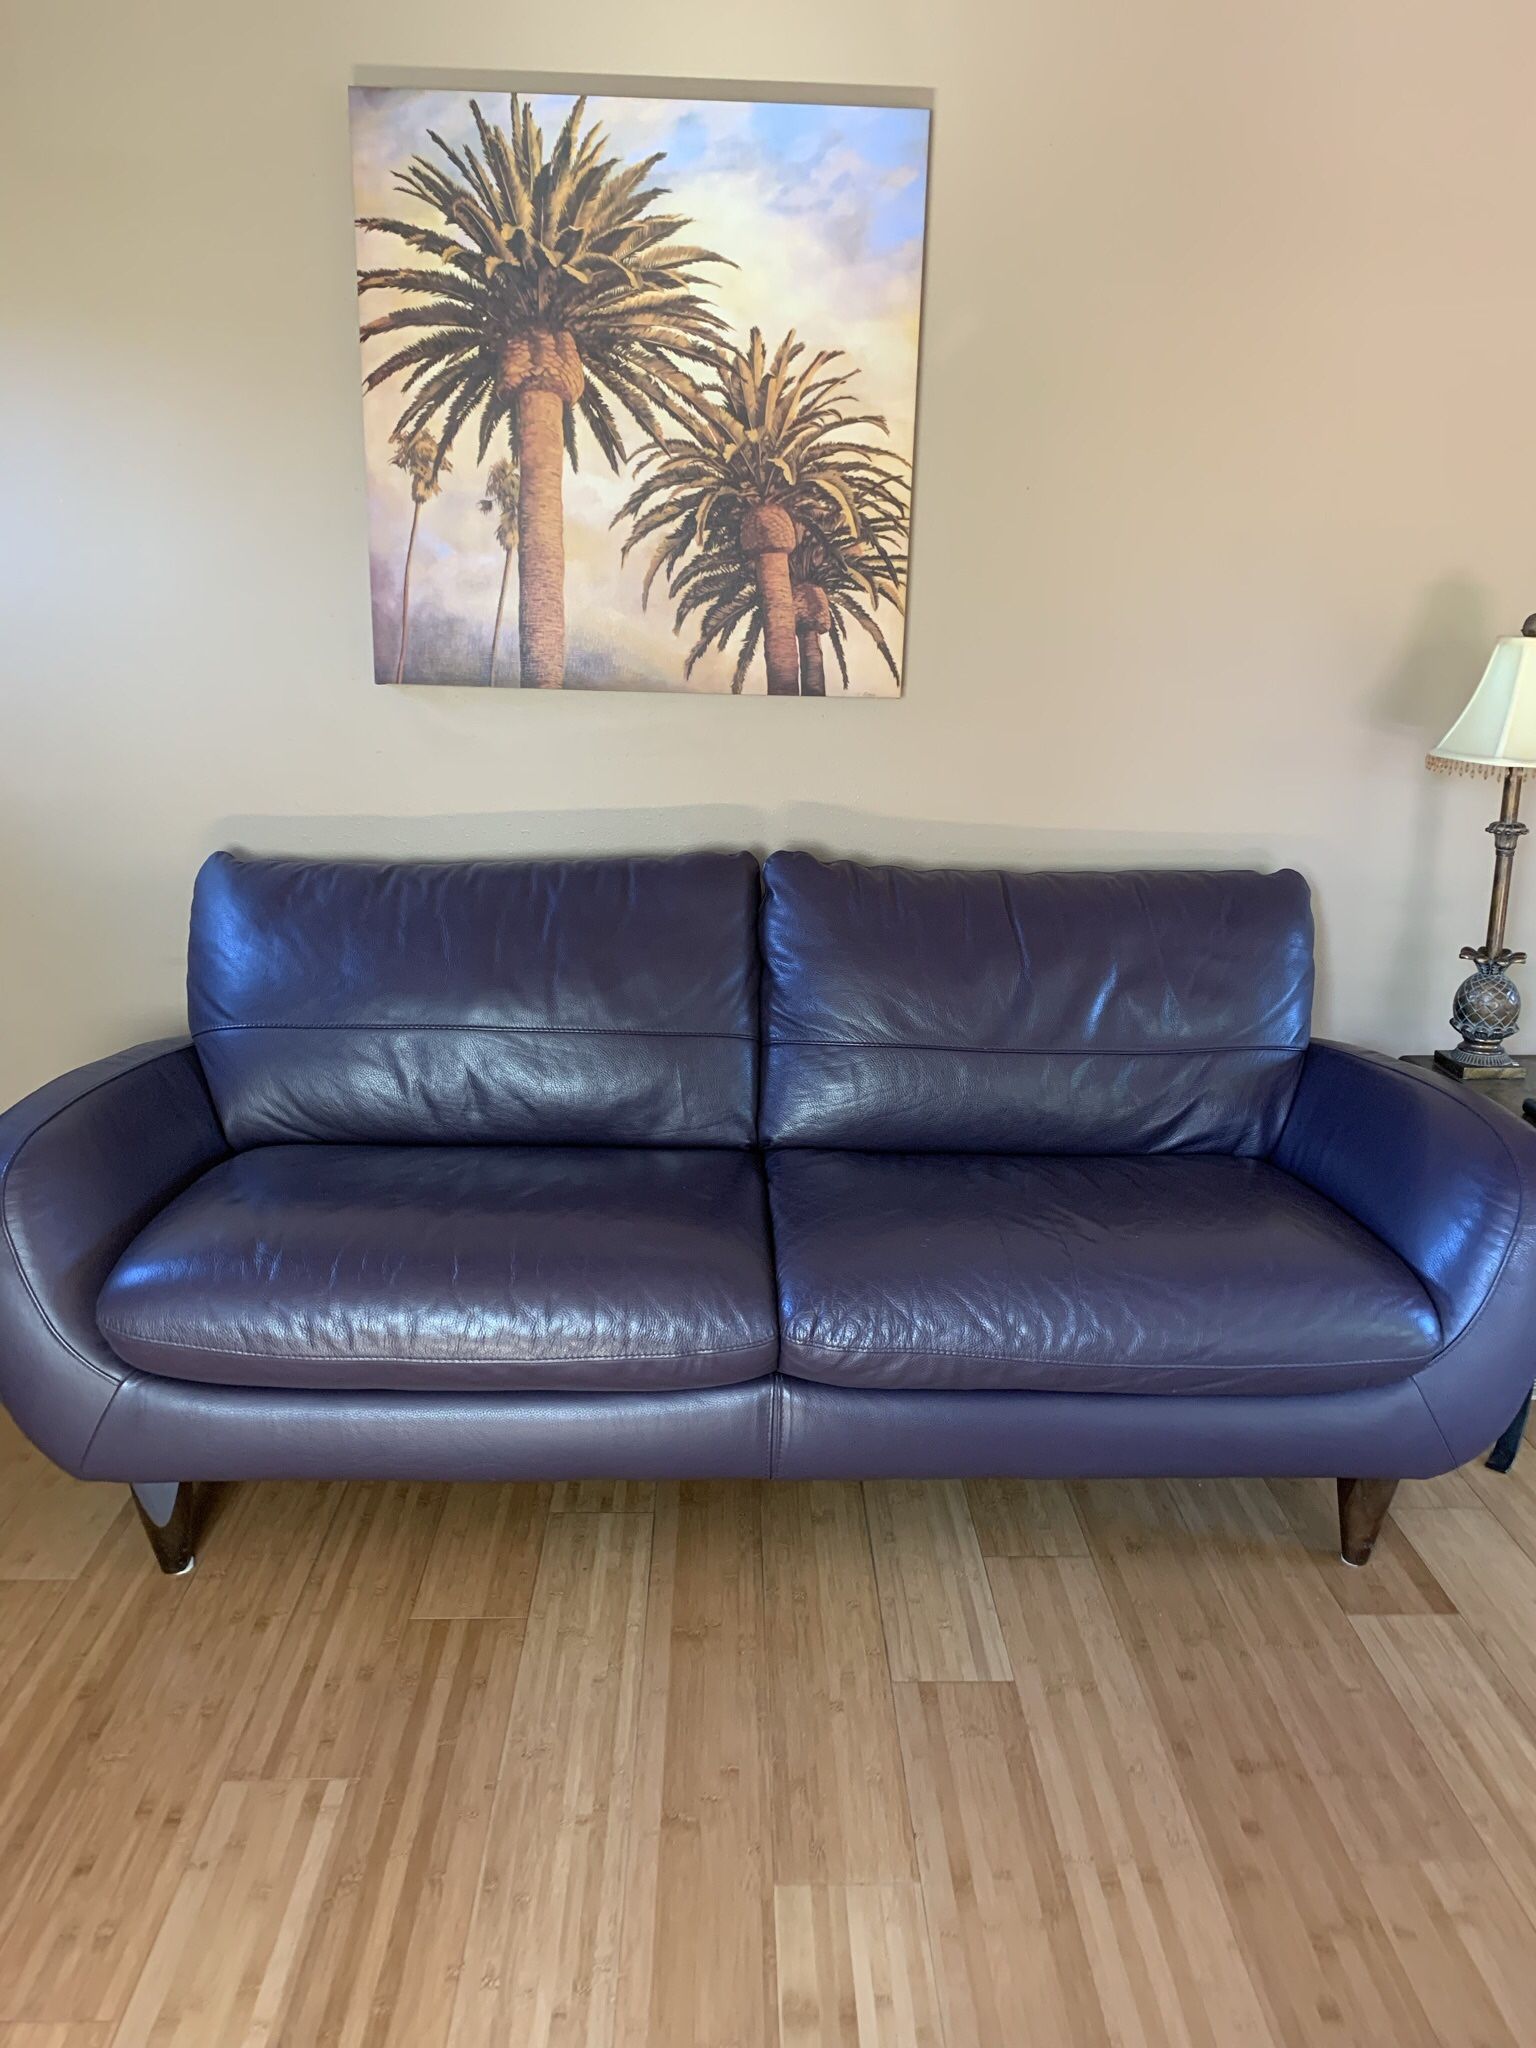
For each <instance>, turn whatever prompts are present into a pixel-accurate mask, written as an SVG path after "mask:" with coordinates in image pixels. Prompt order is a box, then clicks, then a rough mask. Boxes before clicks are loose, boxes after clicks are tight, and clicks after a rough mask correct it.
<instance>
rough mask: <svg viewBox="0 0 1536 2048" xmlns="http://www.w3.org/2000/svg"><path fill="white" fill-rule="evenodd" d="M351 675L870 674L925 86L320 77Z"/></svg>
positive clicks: (812, 683)
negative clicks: (856, 91) (341, 160)
mask: <svg viewBox="0 0 1536 2048" xmlns="http://www.w3.org/2000/svg"><path fill="white" fill-rule="evenodd" d="M352 149H353V166H354V181H355V187H356V198H357V236H358V277H357V284H358V292H359V294H360V299H361V304H362V309H363V310H362V347H363V392H364V400H363V404H364V426H365V446H366V458H367V470H368V503H369V544H370V566H371V574H372V598H373V646H374V679H375V681H377V682H394V683H418V684H420V683H426V684H433V683H435V684H459V685H463V684H471V685H479V686H489V687H492V688H498V689H517V688H522V689H562V688H563V689H587V690H609V689H617V690H680V691H699V692H717V693H720V694H722V695H730V694H735V695H746V694H764V693H766V694H768V695H770V696H788V697H808V696H816V697H825V696H829V695H834V696H836V695H844V694H846V695H849V696H861V697H880V696H887V697H889V696H897V695H899V694H900V692H901V687H902V657H903V638H904V635H903V623H904V618H905V610H906V597H907V562H908V534H909V529H910V523H911V511H912V459H913V430H914V417H915V408H916V395H917V359H918V326H919V315H920V308H921V292H922V268H923V224H924V212H925V202H926V185H927V157H928V114H927V112H926V111H925V110H924V109H922V108H917V107H910V106H901V107H897V106H873V105H847V106H826V105H789V104H785V103H782V102H777V101H774V102H768V101H750V100H725V99H720V100H707V99H657V98H641V97H634V98H630V97H623V96H618V95H604V96H602V97H593V98H578V97H574V96H571V95H555V94H544V93H538V94H534V95H531V96H520V95H518V94H516V93H511V94H508V93H505V92H502V91H499V90H498V91H496V92H494V93H493V92H486V93H478V92H473V93H472V92H456V91H444V90H439V89H435V88H434V89H431V90H426V89H422V90H416V89H414V88H401V87H395V86H390V87H373V86H364V87H357V88H355V89H354V90H353V93H352Z"/></svg>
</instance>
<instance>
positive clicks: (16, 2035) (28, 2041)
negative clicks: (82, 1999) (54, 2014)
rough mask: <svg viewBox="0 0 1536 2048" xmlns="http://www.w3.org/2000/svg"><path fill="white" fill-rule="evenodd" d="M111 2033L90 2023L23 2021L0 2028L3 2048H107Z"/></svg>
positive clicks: (0, 2047)
mask: <svg viewBox="0 0 1536 2048" xmlns="http://www.w3.org/2000/svg"><path fill="white" fill-rule="evenodd" d="M111 2032H112V2029H111V2028H110V2027H109V2026H104V2025H103V2026H96V2025H94V2024H93V2023H92V2022H91V2021H89V2020H86V2021H80V2020H40V2021H37V2022H33V2021H31V2020H22V2021H20V2022H19V2023H18V2024H17V2025H15V2026H0V2048H108V2040H109V2037H110V2035H111Z"/></svg>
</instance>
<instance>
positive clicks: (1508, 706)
mask: <svg viewBox="0 0 1536 2048" xmlns="http://www.w3.org/2000/svg"><path fill="white" fill-rule="evenodd" d="M1426 759H1427V763H1428V765H1429V766H1430V767H1431V768H1436V769H1439V770H1441V771H1442V772H1443V773H1445V774H1450V775H1502V776H1503V778H1504V795H1503V801H1502V802H1501V803H1500V805H1499V815H1498V818H1497V819H1496V820H1495V822H1494V823H1493V824H1491V825H1490V826H1489V827H1488V830H1489V831H1490V832H1491V833H1492V834H1493V844H1494V849H1495V850H1494V856H1493V894H1492V897H1491V899H1490V901H1489V904H1488V936H1487V938H1486V939H1485V940H1484V941H1483V943H1482V945H1480V946H1463V947H1462V949H1461V958H1462V959H1463V960H1470V961H1471V962H1472V963H1473V964H1472V972H1471V973H1470V974H1469V975H1468V976H1467V978H1466V980H1465V981H1464V982H1463V983H1462V984H1461V987H1460V988H1459V989H1457V991H1456V998H1455V1001H1454V1002H1453V1003H1452V1005H1451V1028H1452V1029H1453V1030H1454V1031H1459V1032H1460V1033H1461V1043H1460V1044H1459V1045H1458V1046H1455V1047H1454V1048H1453V1049H1452V1050H1451V1051H1450V1052H1437V1053H1436V1054H1435V1065H1436V1066H1437V1067H1440V1068H1443V1070H1444V1071H1445V1072H1446V1073H1448V1074H1454V1075H1455V1077H1456V1078H1457V1080H1459V1081H1466V1080H1471V1079H1476V1078H1478V1077H1487V1078H1497V1077H1502V1076H1504V1075H1509V1074H1519V1073H1521V1072H1522V1071H1523V1069H1522V1068H1521V1065H1520V1062H1519V1061H1518V1060H1516V1059H1512V1058H1511V1057H1510V1055H1509V1054H1508V1053H1507V1052H1506V1051H1505V1050H1504V1041H1505V1039H1507V1038H1512V1037H1513V1036H1514V1034H1515V1032H1516V1030H1517V1029H1518V1028H1519V1023H1520V991H1519V989H1517V988H1516V987H1515V984H1514V983H1513V982H1512V981H1511V980H1510V978H1509V969H1510V968H1511V967H1513V966H1514V965H1515V964H1516V962H1517V961H1521V960H1523V959H1524V958H1525V955H1524V954H1523V953H1512V952H1510V951H1509V949H1508V947H1507V946H1506V945H1505V944H1504V920H1505V917H1506V915H1507V913H1508V910H1509V878H1510V871H1511V870H1512V868H1513V867H1514V864H1515V848H1516V847H1517V846H1518V845H1519V844H1520V840H1521V838H1522V837H1523V835H1524V833H1525V830H1526V828H1525V826H1524V825H1522V824H1521V823H1520V784H1521V783H1522V782H1523V781H1524V779H1525V777H1526V776H1527V775H1536V612H1533V613H1532V615H1531V616H1530V618H1528V619H1527V620H1526V622H1525V624H1524V626H1523V627H1522V628H1521V630H1520V632H1519V633H1518V634H1511V635H1510V636H1509V637H1508V638H1507V639H1503V640H1498V641H1495V643H1494V649H1493V654H1492V657H1491V658H1490V660H1489V663H1488V666H1487V668H1485V669H1484V671H1483V679H1482V681H1481V682H1480V683H1479V684H1478V686H1477V688H1476V689H1475V690H1474V691H1473V692H1472V696H1471V699H1470V701H1469V703H1468V705H1467V708H1466V710H1465V711H1463V712H1462V714H1461V716H1460V718H1458V719H1457V721H1456V723H1455V724H1454V725H1453V726H1452V727H1451V729H1450V731H1449V732H1448V733H1447V734H1446V736H1445V738H1444V739H1443V740H1442V741H1441V742H1440V744H1439V746H1438V747H1436V748H1435V749H1434V750H1433V752H1431V753H1430V754H1429V755H1428V756H1427V757H1426Z"/></svg>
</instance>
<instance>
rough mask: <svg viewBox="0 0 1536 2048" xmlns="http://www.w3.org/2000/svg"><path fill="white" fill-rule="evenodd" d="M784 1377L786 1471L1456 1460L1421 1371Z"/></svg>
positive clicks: (778, 1457)
mask: <svg viewBox="0 0 1536 2048" xmlns="http://www.w3.org/2000/svg"><path fill="white" fill-rule="evenodd" d="M780 1384H781V1385H782V1387H783V1394H782V1397H781V1399H780V1403H779V1418H778V1428H777V1432H776V1449H775V1453H774V1468H773V1469H774V1472H775V1474H776V1476H777V1477H778V1478H780V1479H850V1478H856V1479H932V1478H949V1479H963V1478H974V1477H982V1476H991V1477H997V1478H1008V1477H1011V1478H1019V1479H1216V1478H1228V1479H1266V1478H1280V1479H1284V1478H1290V1479H1337V1478H1341V1477H1344V1478H1351V1479H1430V1478H1433V1477H1434V1475H1435V1474H1436V1473H1438V1472H1444V1471H1447V1470H1449V1468H1450V1466H1451V1465H1452V1463H1453V1462H1455V1461H1454V1460H1453V1459H1452V1458H1451V1456H1450V1454H1449V1453H1448V1451H1447V1449H1446V1444H1445V1439H1444V1437H1443V1436H1442V1435H1441V1434H1440V1432H1439V1430H1438V1429H1437V1428H1436V1427H1435V1421H1434V1417H1433V1416H1432V1415H1431V1414H1430V1413H1429V1410H1428V1409H1427V1408H1426V1407H1425V1405H1424V1402H1423V1400H1422V1399H1421V1398H1420V1396H1419V1394H1418V1392H1417V1390H1416V1388H1415V1384H1414V1382H1413V1381H1412V1380H1399V1381H1398V1382H1397V1384H1396V1385H1395V1386H1391V1387H1359V1388H1355V1389H1353V1390H1352V1391H1350V1392H1348V1393H1342V1394H1288V1395H1277V1396H1273V1397H1269V1398H1266V1397H1264V1396H1258V1397H1256V1398H1254V1399H1251V1400H1250V1399H1241V1400H1234V1399H1232V1398H1231V1397H1230V1396H1228V1395H1225V1394H1167V1395H1162V1394H1157V1395H1150V1396H1149V1395H1139V1394H998V1393H986V1392H983V1393H963V1394H943V1393H926V1394H877V1393H869V1392H867V1391H866V1390H865V1389H863V1388H859V1387H821V1386H816V1385H813V1383H812V1382H811V1381H809V1380H795V1379H785V1380H783V1381H781V1382H780ZM1516 1398H1517V1399H1518V1396H1517V1397H1516ZM1505 1419H1506V1420H1508V1417H1507V1416H1506V1418H1505ZM1484 1441H1485V1442H1486V1439H1484ZM1481 1447H1482V1446H1481V1445H1480V1446H1479V1448H1481Z"/></svg>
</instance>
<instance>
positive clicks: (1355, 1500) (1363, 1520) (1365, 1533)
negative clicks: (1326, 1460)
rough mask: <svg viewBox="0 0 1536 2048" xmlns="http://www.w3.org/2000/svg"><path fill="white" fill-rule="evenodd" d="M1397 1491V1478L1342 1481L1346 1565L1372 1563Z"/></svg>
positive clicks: (1341, 1527) (1342, 1542) (1342, 1539)
mask: <svg viewBox="0 0 1536 2048" xmlns="http://www.w3.org/2000/svg"><path fill="white" fill-rule="evenodd" d="M1396 1491H1397V1481H1396V1480H1395V1479H1341V1480H1340V1481H1339V1555H1340V1557H1342V1558H1343V1560H1344V1562H1345V1563H1346V1564H1353V1565H1362V1564H1369V1562H1370V1558H1371V1552H1372V1551H1373V1550H1374V1549H1375V1548H1376V1538H1377V1537H1378V1536H1379V1535H1380V1534H1381V1525H1382V1523H1383V1522H1385V1520H1386V1519H1387V1509H1388V1508H1389V1507H1391V1505H1392V1496H1393V1494H1394V1493H1396Z"/></svg>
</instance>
